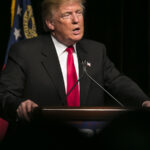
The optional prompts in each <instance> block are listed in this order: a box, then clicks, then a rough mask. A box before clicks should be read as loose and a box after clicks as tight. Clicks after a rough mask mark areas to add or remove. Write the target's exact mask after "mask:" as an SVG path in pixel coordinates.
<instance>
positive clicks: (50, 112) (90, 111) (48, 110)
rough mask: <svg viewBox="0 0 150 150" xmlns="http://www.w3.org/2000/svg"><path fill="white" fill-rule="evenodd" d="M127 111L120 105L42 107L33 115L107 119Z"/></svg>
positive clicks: (89, 119)
mask: <svg viewBox="0 0 150 150" xmlns="http://www.w3.org/2000/svg"><path fill="white" fill-rule="evenodd" d="M127 111H129V109H124V108H120V107H62V106H60V107H59V106H58V107H52V106H49V107H43V108H37V109H35V110H34V116H36V118H37V117H41V118H43V119H47V120H49V121H51V120H52V121H58V120H59V121H108V120H111V119H113V118H114V117H117V116H118V115H120V114H122V113H125V112H127Z"/></svg>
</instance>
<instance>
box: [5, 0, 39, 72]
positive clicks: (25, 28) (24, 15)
mask: <svg viewBox="0 0 150 150" xmlns="http://www.w3.org/2000/svg"><path fill="white" fill-rule="evenodd" d="M36 36H37V32H36V25H35V19H34V16H33V10H32V6H31V2H30V0H12V4H11V31H10V38H9V42H8V47H7V50H6V54H5V59H4V65H3V70H4V69H5V66H6V63H7V59H8V53H9V49H10V47H11V45H12V44H14V43H15V42H18V41H20V40H23V39H30V38H33V37H36Z"/></svg>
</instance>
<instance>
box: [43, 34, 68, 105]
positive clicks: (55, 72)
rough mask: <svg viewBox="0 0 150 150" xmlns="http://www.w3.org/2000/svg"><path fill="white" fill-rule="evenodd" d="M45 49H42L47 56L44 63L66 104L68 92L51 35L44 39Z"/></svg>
mask: <svg viewBox="0 0 150 150" xmlns="http://www.w3.org/2000/svg"><path fill="white" fill-rule="evenodd" d="M44 43H45V44H44V45H45V47H44V49H43V50H42V55H44V56H45V59H44V60H43V62H42V64H43V66H44V68H45V70H46V72H47V73H48V75H49V77H50V79H51V80H52V81H53V83H54V85H55V87H56V89H57V91H58V94H59V95H60V99H61V100H62V103H63V105H66V93H65V86H64V81H63V76H62V72H61V68H60V64H59V60H58V56H57V53H56V49H55V47H54V44H53V42H52V39H51V38H50V35H49V37H48V38H47V40H45V41H44Z"/></svg>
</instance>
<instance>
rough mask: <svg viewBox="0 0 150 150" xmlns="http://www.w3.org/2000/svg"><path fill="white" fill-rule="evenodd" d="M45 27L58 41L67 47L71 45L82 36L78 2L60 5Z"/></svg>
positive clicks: (81, 10)
mask: <svg viewBox="0 0 150 150" xmlns="http://www.w3.org/2000/svg"><path fill="white" fill-rule="evenodd" d="M47 25H48V27H49V28H50V29H51V30H52V31H53V32H52V34H53V35H54V37H55V38H56V39H57V40H58V41H60V42H61V43H63V44H65V45H67V46H69V45H72V44H74V43H76V42H77V41H79V40H80V39H81V38H82V37H83V34H84V19H83V8H82V7H81V5H80V4H79V3H78V2H70V3H65V4H62V5H61V6H60V7H59V9H58V10H57V11H55V12H54V13H53V19H52V20H51V21H49V22H48V23H47Z"/></svg>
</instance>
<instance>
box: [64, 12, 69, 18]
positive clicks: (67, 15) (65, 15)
mask: <svg viewBox="0 0 150 150" xmlns="http://www.w3.org/2000/svg"><path fill="white" fill-rule="evenodd" d="M69 16H70V13H65V14H63V15H62V18H66V17H69Z"/></svg>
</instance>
